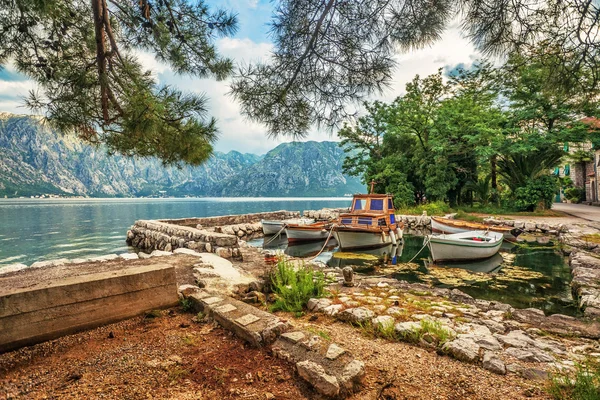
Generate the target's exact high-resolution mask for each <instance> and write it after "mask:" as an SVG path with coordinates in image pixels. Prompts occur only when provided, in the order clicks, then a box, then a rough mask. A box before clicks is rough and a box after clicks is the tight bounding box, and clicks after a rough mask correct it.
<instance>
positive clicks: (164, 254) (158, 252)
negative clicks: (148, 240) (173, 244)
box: [150, 250, 173, 257]
mask: <svg viewBox="0 0 600 400" xmlns="http://www.w3.org/2000/svg"><path fill="white" fill-rule="evenodd" d="M172 255H173V253H171V252H170V251H162V250H154V251H153V252H152V253H150V257H167V256H172Z"/></svg>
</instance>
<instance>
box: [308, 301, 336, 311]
mask: <svg viewBox="0 0 600 400" xmlns="http://www.w3.org/2000/svg"><path fill="white" fill-rule="evenodd" d="M331 304H332V303H331V300H329V299H310V300H308V303H307V305H306V307H307V308H308V311H313V312H318V311H322V310H323V309H324V308H325V307H329V306H330V305H331Z"/></svg>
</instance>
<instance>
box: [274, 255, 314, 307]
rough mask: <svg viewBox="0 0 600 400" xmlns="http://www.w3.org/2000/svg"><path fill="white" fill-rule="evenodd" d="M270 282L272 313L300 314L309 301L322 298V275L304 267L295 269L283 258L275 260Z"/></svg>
mask: <svg viewBox="0 0 600 400" xmlns="http://www.w3.org/2000/svg"><path fill="white" fill-rule="evenodd" d="M270 281H271V286H272V289H273V293H275V295H276V300H275V303H274V304H273V305H272V307H271V310H272V311H278V310H281V311H288V312H294V313H299V312H302V310H303V308H304V306H306V303H308V300H309V299H311V298H313V297H322V296H323V290H324V287H325V278H324V276H323V273H321V272H315V271H313V270H312V268H310V267H309V266H306V265H302V266H300V267H298V268H297V269H296V268H295V267H294V265H293V264H292V263H290V262H289V261H287V260H286V259H285V257H284V256H281V257H279V259H278V260H277V265H276V266H275V267H274V269H273V271H271V274H270Z"/></svg>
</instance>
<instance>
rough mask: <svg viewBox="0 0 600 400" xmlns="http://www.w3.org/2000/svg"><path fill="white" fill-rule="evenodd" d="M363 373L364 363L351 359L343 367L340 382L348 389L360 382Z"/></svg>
mask: <svg viewBox="0 0 600 400" xmlns="http://www.w3.org/2000/svg"><path fill="white" fill-rule="evenodd" d="M364 374H365V363H363V362H362V361H359V360H352V361H350V362H349V363H348V365H346V368H344V372H342V377H341V379H340V384H341V385H342V387H343V388H344V389H346V390H347V391H350V390H352V389H353V388H354V386H355V385H357V384H358V383H359V382H360V379H361V378H362V377H363V375H364Z"/></svg>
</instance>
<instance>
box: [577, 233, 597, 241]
mask: <svg viewBox="0 0 600 400" xmlns="http://www.w3.org/2000/svg"><path fill="white" fill-rule="evenodd" d="M581 240H584V241H586V242H591V243H600V234H599V233H590V234H587V235H583V236H581Z"/></svg>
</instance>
